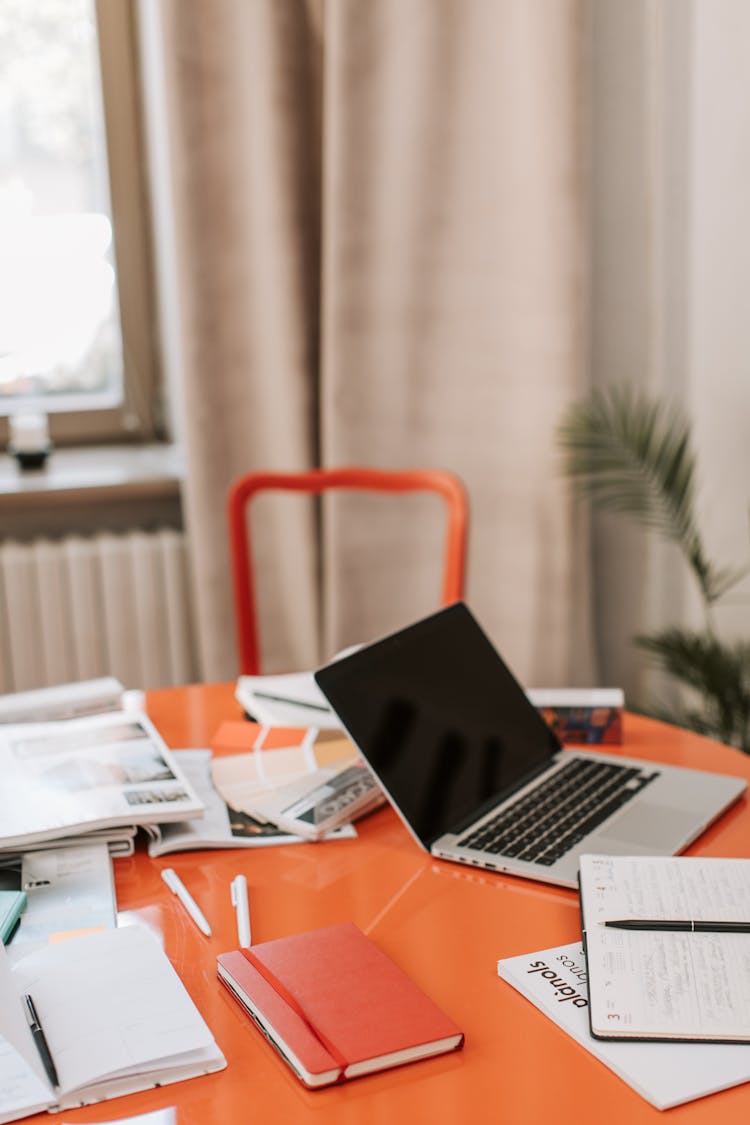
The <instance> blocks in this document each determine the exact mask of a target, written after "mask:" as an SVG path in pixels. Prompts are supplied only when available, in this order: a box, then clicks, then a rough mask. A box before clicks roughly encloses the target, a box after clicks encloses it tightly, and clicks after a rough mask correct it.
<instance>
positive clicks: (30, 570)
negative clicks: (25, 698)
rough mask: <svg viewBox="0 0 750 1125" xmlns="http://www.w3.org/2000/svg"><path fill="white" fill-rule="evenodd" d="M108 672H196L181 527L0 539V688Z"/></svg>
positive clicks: (139, 683)
mask: <svg viewBox="0 0 750 1125" xmlns="http://www.w3.org/2000/svg"><path fill="white" fill-rule="evenodd" d="M108 675H111V676H116V677H117V678H118V679H119V680H120V681H121V682H122V683H123V684H124V685H125V687H126V688H156V687H168V686H170V685H172V684H177V683H189V682H191V681H193V680H195V679H196V661H195V655H194V650H193V635H192V629H191V614H190V597H189V587H188V578H187V565H186V554H185V541H184V536H183V535H182V533H180V532H178V531H173V530H171V529H162V530H158V531H129V532H127V533H125V534H116V533H109V532H108V533H101V534H99V535H96V536H93V537H90V538H83V537H80V536H69V537H67V538H65V539H61V540H56V541H52V540H46V539H39V540H36V541H35V542H33V543H16V542H11V541H6V542H5V543H2V544H0V692H9V691H25V690H27V689H31V688H37V687H47V686H49V685H52V684H60V683H68V682H71V681H74V680H85V679H92V678H95V677H98V676H108Z"/></svg>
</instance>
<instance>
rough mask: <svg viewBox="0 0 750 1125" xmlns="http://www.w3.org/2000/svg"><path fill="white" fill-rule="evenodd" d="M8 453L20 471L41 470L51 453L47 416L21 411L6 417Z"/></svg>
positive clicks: (39, 412)
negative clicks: (8, 436) (8, 438)
mask: <svg viewBox="0 0 750 1125" xmlns="http://www.w3.org/2000/svg"><path fill="white" fill-rule="evenodd" d="M8 431H9V434H10V440H9V442H8V452H9V453H11V454H12V455H13V456H14V457H15V459H16V461H17V462H18V465H19V468H21V469H24V470H25V469H41V468H43V467H44V464H45V462H46V460H47V457H48V456H49V454H50V453H51V451H52V442H51V441H50V436H49V425H48V422H47V415H46V414H44V413H43V412H42V411H31V410H29V411H23V412H19V413H18V414H11V415H9V417H8Z"/></svg>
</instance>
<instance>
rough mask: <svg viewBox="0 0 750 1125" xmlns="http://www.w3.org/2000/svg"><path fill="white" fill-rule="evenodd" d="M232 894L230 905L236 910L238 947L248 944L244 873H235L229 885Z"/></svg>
mask: <svg viewBox="0 0 750 1125" xmlns="http://www.w3.org/2000/svg"><path fill="white" fill-rule="evenodd" d="M229 891H230V894H231V896H232V905H233V906H234V909H235V911H236V912H237V933H238V935H239V939H240V948H241V949H247V948H249V946H250V906H249V904H248V901H247V879H246V878H245V876H244V875H235V877H234V879H232V882H231V884H230V887H229Z"/></svg>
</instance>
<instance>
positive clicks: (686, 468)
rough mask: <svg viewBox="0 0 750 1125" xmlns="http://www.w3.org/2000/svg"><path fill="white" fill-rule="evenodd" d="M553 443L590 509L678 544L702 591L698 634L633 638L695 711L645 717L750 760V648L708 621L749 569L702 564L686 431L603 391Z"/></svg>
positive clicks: (684, 425) (631, 395)
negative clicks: (717, 743) (705, 738)
mask: <svg viewBox="0 0 750 1125" xmlns="http://www.w3.org/2000/svg"><path fill="white" fill-rule="evenodd" d="M559 436H560V440H561V443H562V446H563V449H564V452H565V471H566V473H567V475H568V476H569V477H570V478H571V479H572V480H573V481H574V482H575V484H576V485H577V487H578V488H579V489H580V491H581V492H582V494H583V495H584V496H586V497H587V498H588V500H589V501H590V502H591V504H592V506H593V507H594V508H596V509H599V510H604V511H609V512H614V513H618V514H620V515H624V516H629V517H631V518H632V519H634V520H636V521H637V522H639V523H640V524H641V525H642V526H644V527H645V528H647V529H649V530H651V531H653V532H655V533H656V534H657V535H659V536H661V537H662V538H664V539H666V540H669V541H671V542H673V543H674V544H676V546H677V547H678V549H679V551H680V552H681V554H682V556H683V558H684V560H685V562H686V564H687V566H688V568H689V571H690V572H691V574H692V575H693V577H694V578H695V581H696V584H697V587H698V591H699V594H700V599H701V604H702V607H703V628H701V629H697V630H696V629H682V628H677V627H673V628H669V629H663V630H660V631H658V632H655V633H650V634H643V635H639V636H637V637H636V638H635V642H636V644H637V645H638V646H639V647H640V648H641V649H643V650H644V651H645V652H646V653H648V654H649V656H650V657H651V658H652V660H653V661H654V662H655V663H656V664H657V665H658V666H659V667H660V668H662V669H663V670H664V671H665V672H666V673H668V674H669V675H670V676H672V677H673V678H674V679H675V680H676V681H677V682H678V683H680V684H682V685H683V686H684V687H686V688H688V689H689V690H688V692H687V693H686V697H687V699H688V700H689V701H691V702H684V703H681V704H679V705H678V706H677V707H675V708H673V709H671V710H668V709H666V708H664V707H657V708H653V707H651V708H645V709H646V710H648V711H649V713H650V714H656V715H657V716H658V717H660V718H664V719H668V720H669V721H671V722H675V723H677V724H679V725H681V726H686V727H689V728H690V729H691V730H696V731H699V732H700V733H702V734H707V735H710V736H711V737H714V738H718V739H720V740H721V741H722V742H726V743H729V744H730V745H733V746H737V747H738V748H740V749H741V750H743V751H744V752H745V753H750V642H747V641H739V642H727V641H723V640H721V639H720V637H719V636H718V634H717V631H716V626H715V621H714V608H715V606H716V604H717V603H718V602H719V601H720V600H721V599H722V598H725V597H726V595H727V594H728V593H729V592H730V591H731V590H733V589H734V588H735V587H736V586H737V584H738V583H739V582H740V581H741V580H742V579H743V578H744V577H745V576H746V575H747V573H748V570H749V569H750V568H748V566H744V567H742V568H735V567H732V568H729V567H720V566H717V565H715V563H714V562H713V561H712V560H711V559H710V558H709V557H708V554H707V552H706V549H705V546H704V543H703V540H702V537H701V534H700V530H699V528H698V525H697V522H696V515H695V494H696V464H695V457H694V454H693V450H692V442H691V431H690V425H689V423H688V422H687V421H686V420H685V419H684V418H682V417H681V416H680V415H679V413H678V412H677V411H676V410H674V409H672V408H671V407H669V406H668V405H666V404H664V403H660V402H657V401H653V400H651V399H649V398H648V397H646V396H645V395H643V394H641V393H639V392H637V391H634V390H633V389H632V388H609V389H606V390H597V391H594V392H593V393H592V394H591V395H590V397H589V398H587V399H586V400H584V401H582V402H578V403H574V404H573V405H572V406H571V407H570V408H569V409H568V411H567V413H566V415H565V416H564V418H563V420H562V423H561V425H560V430H559Z"/></svg>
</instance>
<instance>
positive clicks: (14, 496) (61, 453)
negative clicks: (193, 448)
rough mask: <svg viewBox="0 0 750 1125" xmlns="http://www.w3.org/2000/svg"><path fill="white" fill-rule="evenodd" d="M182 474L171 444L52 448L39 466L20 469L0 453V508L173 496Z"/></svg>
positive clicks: (177, 453) (178, 453)
mask: <svg viewBox="0 0 750 1125" xmlns="http://www.w3.org/2000/svg"><path fill="white" fill-rule="evenodd" d="M182 478H183V457H182V451H181V450H180V449H179V448H178V447H177V446H175V445H145V446H131V445H125V446H123V445H120V446H116V445H115V446H91V447H80V448H77V449H54V450H53V451H52V453H51V454H50V456H49V458H48V459H47V463H46V465H45V467H44V468H43V469H34V470H22V469H20V468H19V466H18V462H17V461H16V459H15V458H14V457H12V456H10V455H9V454H7V453H6V454H0V507H2V508H3V509H4V510H6V511H8V510H10V509H11V508H13V507H16V506H18V507H23V508H24V509H28V508H29V507H30V506H33V505H36V504H38V505H41V506H47V505H49V504H50V503H51V502H55V503H59V502H66V501H67V502H71V503H80V502H82V501H84V502H85V501H91V502H93V503H96V502H97V501H108V500H118V501H120V500H124V501H135V502H137V501H141V500H149V499H174V498H176V497H178V496H179V491H180V485H181V483H182Z"/></svg>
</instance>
